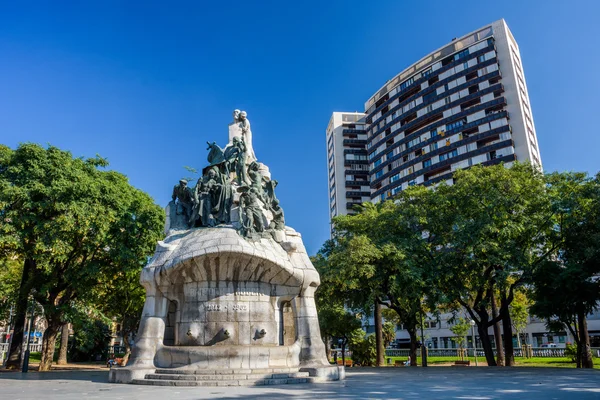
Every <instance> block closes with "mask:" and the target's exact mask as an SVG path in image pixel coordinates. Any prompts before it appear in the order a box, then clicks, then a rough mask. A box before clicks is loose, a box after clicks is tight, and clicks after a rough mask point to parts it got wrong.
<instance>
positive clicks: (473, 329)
mask: <svg viewBox="0 0 600 400" xmlns="http://www.w3.org/2000/svg"><path fill="white" fill-rule="evenodd" d="M470 324H471V331H472V332H473V355H474V356H475V366H476V367H478V366H479V364H478V363H477V344H476V341H475V321H474V320H471V322H470Z"/></svg>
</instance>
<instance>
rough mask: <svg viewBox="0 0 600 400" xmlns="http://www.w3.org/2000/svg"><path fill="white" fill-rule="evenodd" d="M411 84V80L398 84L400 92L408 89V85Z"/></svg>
mask: <svg viewBox="0 0 600 400" xmlns="http://www.w3.org/2000/svg"><path fill="white" fill-rule="evenodd" d="M413 82H414V79H413V78H410V79H407V80H406V81H404V82H402V83H401V84H400V90H404V89H406V88H407V87H409V86H410V85H412V84H413Z"/></svg>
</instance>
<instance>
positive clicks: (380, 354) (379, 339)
mask: <svg viewBox="0 0 600 400" xmlns="http://www.w3.org/2000/svg"><path fill="white" fill-rule="evenodd" d="M375 347H376V348H377V362H376V363H375V365H377V366H378V367H382V366H383V365H384V363H385V360H384V358H385V357H384V356H385V349H384V347H383V327H382V323H381V304H379V303H378V302H375Z"/></svg>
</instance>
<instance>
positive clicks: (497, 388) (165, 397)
mask: <svg viewBox="0 0 600 400" xmlns="http://www.w3.org/2000/svg"><path fill="white" fill-rule="evenodd" d="M0 398H2V399H11V400H29V399H60V400H74V399H111V400H120V399H123V400H133V399H143V400H169V399H177V400H191V399H194V400H197V399H198V400H199V399H263V400H271V399H313V400H314V399H318V400H324V399H473V400H475V399H598V398H600V371H598V370H576V369H558V368H511V369H508V368H497V369H489V368H473V367H466V368H451V367H447V368H444V367H431V368H428V369H423V368H379V369H378V368H353V369H349V370H348V372H347V379H346V380H345V381H342V382H331V383H323V384H299V385H284V386H256V387H231V388H229V387H208V388H185V387H172V388H171V387H153V386H138V385H124V384H111V383H108V371H104V370H101V371H56V372H49V373H38V372H30V373H29V374H21V373H8V372H7V373H1V374H0Z"/></svg>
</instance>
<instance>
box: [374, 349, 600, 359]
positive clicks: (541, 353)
mask: <svg viewBox="0 0 600 400" xmlns="http://www.w3.org/2000/svg"><path fill="white" fill-rule="evenodd" d="M565 350H566V349H563V348H558V347H530V348H522V347H519V348H515V349H514V353H513V354H514V355H515V357H566V355H565ZM591 350H592V355H593V356H594V357H600V347H592V348H591ZM461 351H465V354H464V356H465V357H466V356H473V349H472V348H471V349H464V350H461V349H429V348H428V349H427V356H428V357H460V352H461ZM476 351H477V356H478V357H485V353H484V351H483V349H480V348H477V349H476ZM409 353H410V350H409V349H388V350H386V351H385V356H386V357H408V355H409ZM496 355H497V354H496V350H495V349H494V356H496ZM417 357H421V351H420V350H418V351H417Z"/></svg>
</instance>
